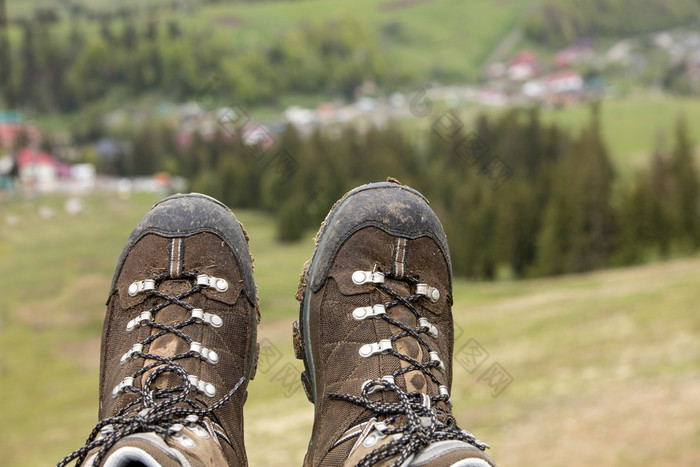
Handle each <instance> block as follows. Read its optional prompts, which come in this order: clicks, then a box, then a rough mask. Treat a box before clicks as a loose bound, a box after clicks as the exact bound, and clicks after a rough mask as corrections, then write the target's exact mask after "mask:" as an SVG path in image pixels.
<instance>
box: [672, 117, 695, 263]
mask: <svg viewBox="0 0 700 467" xmlns="http://www.w3.org/2000/svg"><path fill="white" fill-rule="evenodd" d="M671 171H672V174H673V178H674V182H675V183H674V196H673V203H674V205H675V211H676V213H677V214H676V215H677V226H678V233H677V236H678V240H679V241H680V242H681V243H682V244H683V245H684V247H685V248H690V249H692V250H693V251H694V250H697V249H698V247H700V219H699V218H698V216H699V214H700V211H699V210H698V208H699V207H700V205H699V204H698V203H699V201H700V198H699V196H700V187H699V185H698V173H697V170H696V168H695V164H694V160H693V147H692V144H691V143H690V140H689V138H688V128H687V123H686V121H685V119H684V118H679V119H678V121H677V124H676V139H675V145H674V148H673V152H672V154H671Z"/></svg>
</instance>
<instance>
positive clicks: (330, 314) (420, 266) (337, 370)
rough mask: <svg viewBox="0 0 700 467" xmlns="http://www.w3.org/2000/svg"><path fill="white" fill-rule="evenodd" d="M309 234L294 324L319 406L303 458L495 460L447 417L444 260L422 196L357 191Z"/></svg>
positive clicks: (315, 461) (439, 462)
mask: <svg viewBox="0 0 700 467" xmlns="http://www.w3.org/2000/svg"><path fill="white" fill-rule="evenodd" d="M316 241H317V247H316V251H315V252H314V255H313V257H312V259H311V261H310V262H308V263H307V264H306V265H305V267H304V271H303V272H302V278H301V283H300V286H299V292H298V294H297V298H298V299H300V300H301V311H300V321H299V323H298V324H295V328H294V334H295V349H296V352H297V357H299V358H302V359H303V360H304V364H305V368H306V370H305V371H304V373H303V374H302V382H303V384H304V387H305V388H306V391H307V395H308V397H309V399H310V400H311V401H312V402H313V403H314V404H315V419H314V427H313V432H312V438H311V443H310V445H309V450H308V452H307V455H306V458H305V465H306V466H319V465H321V466H351V465H352V466H354V465H361V466H369V465H378V466H385V465H394V466H398V465H402V466H408V465H411V466H466V467H469V466H471V467H488V466H492V465H495V464H494V463H493V462H492V461H491V460H490V459H489V457H488V456H487V455H486V454H485V453H484V450H485V449H486V448H487V446H486V445H485V444H484V443H482V442H481V441H478V440H476V439H475V437H474V436H473V435H471V434H470V433H468V432H466V431H463V430H461V429H460V428H458V427H457V425H456V422H455V419H454V418H453V416H452V409H451V399H450V388H451V384H452V350H453V341H454V338H453V323H452V313H451V305H452V283H451V281H452V278H451V264H450V256H449V251H448V247H447V241H446V238H445V234H444V232H443V229H442V226H441V225H440V222H439V220H438V219H437V217H436V216H435V214H434V213H433V211H432V210H431V209H430V207H429V205H428V203H427V201H426V200H425V198H424V197H423V196H422V195H421V194H420V193H418V192H417V191H415V190H413V189H411V188H409V187H406V186H403V185H399V184H397V183H393V182H386V183H375V184H370V185H365V186H362V187H359V188H356V189H355V190H353V191H351V192H350V193H348V194H347V195H346V196H345V197H344V198H343V199H342V200H340V201H339V202H338V203H336V205H335V206H334V207H333V209H332V210H331V212H330V213H329V214H328V217H327V218H326V220H325V221H324V223H323V225H322V227H321V230H320V231H319V234H318V236H317V240H316Z"/></svg>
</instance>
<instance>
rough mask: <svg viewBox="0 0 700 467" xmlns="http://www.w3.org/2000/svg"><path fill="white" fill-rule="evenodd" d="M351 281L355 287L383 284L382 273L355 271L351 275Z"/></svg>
mask: <svg viewBox="0 0 700 467" xmlns="http://www.w3.org/2000/svg"><path fill="white" fill-rule="evenodd" d="M352 281H353V282H354V283H355V284H357V285H363V284H368V283H372V284H383V283H384V273H383V272H372V271H355V272H353V273H352Z"/></svg>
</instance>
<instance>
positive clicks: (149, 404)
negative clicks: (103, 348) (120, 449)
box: [57, 272, 245, 467]
mask: <svg viewBox="0 0 700 467" xmlns="http://www.w3.org/2000/svg"><path fill="white" fill-rule="evenodd" d="M182 277H185V278H189V279H194V281H193V282H194V285H193V286H192V288H191V289H190V290H187V291H185V292H183V293H181V294H179V295H177V296H171V295H168V294H165V293H162V292H159V291H158V290H148V291H146V292H145V293H148V294H149V295H150V296H155V297H159V298H161V299H163V301H161V302H160V303H158V304H156V305H155V306H153V307H152V308H151V309H150V310H148V311H150V312H151V314H152V315H153V316H155V313H156V312H157V311H159V310H162V309H163V308H165V307H166V306H168V305H170V304H176V305H179V306H181V307H183V308H185V309H187V310H189V311H190V312H191V311H192V310H194V309H195V308H194V307H193V306H192V305H190V304H189V303H186V302H184V301H183V299H184V298H186V297H188V296H190V295H193V294H195V293H197V292H199V291H201V290H202V289H203V288H204V287H203V286H202V285H199V284H197V283H196V279H197V274H196V273H192V272H183V273H182ZM169 278H170V275H169V274H167V273H163V274H160V275H158V276H156V277H154V278H153V279H154V280H155V281H156V283H157V284H158V283H161V282H162V281H164V280H166V279H169ZM197 323H201V320H198V319H197V318H195V317H194V316H192V317H190V318H188V319H186V320H184V321H181V322H179V323H177V324H175V325H172V326H169V325H166V324H162V323H157V322H155V321H153V320H149V321H144V322H142V323H141V325H145V326H150V327H152V328H156V329H159V332H157V333H155V334H151V335H149V336H148V337H147V338H146V339H144V340H143V341H142V342H141V344H142V345H143V346H144V347H145V346H146V345H148V344H150V343H152V342H153V341H154V340H156V339H157V338H158V337H161V336H163V335H165V334H167V333H173V334H175V335H177V336H178V337H180V338H182V339H183V340H185V341H186V342H188V343H192V342H193V339H192V338H191V337H189V336H188V335H187V334H185V333H183V332H182V331H181V329H182V328H184V327H185V326H189V325H192V324H197ZM191 357H197V358H198V357H199V354H198V353H196V352H194V351H192V350H189V351H187V352H185V353H181V354H177V355H173V356H170V357H164V356H162V355H156V354H150V353H144V352H133V353H132V355H131V358H144V359H149V360H155V362H154V363H151V364H150V365H147V366H145V367H143V368H141V369H139V370H138V371H137V372H136V373H134V375H133V378H134V379H136V378H138V377H139V376H141V375H143V374H145V373H147V372H149V371H150V374H149V375H148V376H147V377H146V378H145V379H144V381H143V385H142V388H141V389H137V388H134V387H132V386H127V387H125V388H124V391H126V392H132V393H135V394H137V395H138V397H137V399H135V400H134V401H132V402H130V403H129V404H127V405H126V406H125V407H123V408H122V409H121V410H119V412H118V413H117V415H115V416H113V417H109V418H105V419H103V420H100V422H98V423H97V425H96V426H95V428H93V430H92V432H91V433H90V436H88V438H87V441H86V442H85V445H84V446H82V447H81V448H79V449H77V450H75V451H74V452H72V453H71V454H69V455H68V456H66V457H65V458H63V459H62V460H61V461H60V462H59V463H58V464H57V467H63V466H65V465H68V464H69V463H70V462H72V461H73V460H75V461H76V465H80V464H82V462H84V461H85V458H86V456H87V454H88V453H89V452H90V451H92V450H93V449H96V448H99V450H98V451H97V453H96V455H95V458H94V461H93V465H99V464H100V462H101V461H102V459H103V458H104V456H105V454H106V453H107V452H108V451H109V450H110V449H111V448H112V447H114V445H115V444H116V443H117V442H118V441H119V440H120V439H122V438H124V437H126V436H129V435H132V434H135V433H148V432H154V433H156V434H158V435H161V436H163V437H165V436H168V435H172V434H175V433H177V432H178V431H179V430H180V429H182V428H183V427H184V426H187V425H191V424H197V425H199V426H201V427H202V428H204V429H206V424H205V422H204V418H205V417H210V416H211V415H212V414H213V412H214V411H216V410H217V409H219V408H220V407H222V406H223V405H224V404H225V403H226V402H228V400H229V399H231V397H232V396H233V394H234V393H235V392H236V391H237V390H238V388H239V387H240V386H241V384H243V382H244V381H245V377H241V379H239V380H238V382H237V383H236V385H235V386H234V387H233V388H232V389H231V390H230V391H229V392H227V393H226V394H225V395H224V396H223V397H221V398H220V399H219V400H218V401H216V402H215V403H213V404H211V405H210V406H208V407H204V408H202V407H201V404H198V403H196V402H195V401H194V400H193V399H191V398H190V397H189V396H190V393H191V392H192V391H196V390H197V389H196V387H195V386H194V385H193V384H192V382H191V381H190V380H189V377H190V373H189V372H188V371H187V370H185V369H184V368H183V367H182V365H180V364H179V363H177V360H181V359H184V358H191ZM164 373H174V374H176V375H178V376H179V377H180V378H181V379H182V384H180V385H177V386H170V387H167V388H164V389H155V390H154V389H151V387H152V385H153V383H154V381H155V380H156V378H157V377H158V376H160V375H162V374H164Z"/></svg>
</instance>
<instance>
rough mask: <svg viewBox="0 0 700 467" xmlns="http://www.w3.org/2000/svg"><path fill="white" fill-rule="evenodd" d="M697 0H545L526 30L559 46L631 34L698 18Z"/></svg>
mask: <svg viewBox="0 0 700 467" xmlns="http://www.w3.org/2000/svg"><path fill="white" fill-rule="evenodd" d="M699 15H700V1H698V0H673V1H668V2H660V1H658V0H635V1H629V0H587V1H585V2H582V1H577V0H545V1H544V2H540V4H539V5H538V6H537V7H535V8H533V9H532V10H531V11H530V13H528V15H527V16H526V18H525V22H524V30H525V34H526V35H527V36H528V37H529V38H531V39H533V40H535V41H537V42H540V43H543V44H545V45H548V46H552V47H562V46H565V45H568V44H571V43H572V42H574V41H576V40H578V39H581V38H594V37H595V38H597V37H606V36H607V37H619V36H620V35H626V36H633V35H637V34H643V33H649V32H654V31H659V30H662V29H668V28H672V27H677V26H685V25H689V24H695V23H697V22H698V17H699Z"/></svg>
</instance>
